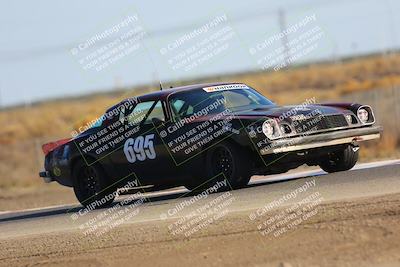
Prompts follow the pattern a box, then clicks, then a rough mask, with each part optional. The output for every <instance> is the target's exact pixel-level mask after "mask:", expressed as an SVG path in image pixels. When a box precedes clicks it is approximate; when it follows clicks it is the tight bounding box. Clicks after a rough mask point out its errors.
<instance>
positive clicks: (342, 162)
mask: <svg viewBox="0 0 400 267" xmlns="http://www.w3.org/2000/svg"><path fill="white" fill-rule="evenodd" d="M358 150H359V147H358V146H352V145H346V146H345V147H344V148H342V149H340V150H338V151H335V152H332V153H329V154H328V155H327V157H326V158H325V159H323V160H322V161H321V162H320V164H319V166H320V167H321V169H323V170H324V171H326V172H328V173H331V172H339V171H347V170H350V169H351V168H353V167H354V165H355V164H356V163H357V160H358Z"/></svg>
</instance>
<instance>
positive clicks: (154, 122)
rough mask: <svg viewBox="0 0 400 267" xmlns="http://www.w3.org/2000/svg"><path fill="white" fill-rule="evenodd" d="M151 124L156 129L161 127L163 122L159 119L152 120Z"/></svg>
mask: <svg viewBox="0 0 400 267" xmlns="http://www.w3.org/2000/svg"><path fill="white" fill-rule="evenodd" d="M151 122H152V123H153V124H154V126H156V127H158V126H161V125H164V120H162V119H159V118H152V119H151Z"/></svg>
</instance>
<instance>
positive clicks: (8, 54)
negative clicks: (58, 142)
mask: <svg viewBox="0 0 400 267" xmlns="http://www.w3.org/2000/svg"><path fill="white" fill-rule="evenodd" d="M352 1H353V2H359V1H361V0H352ZM341 2H345V3H347V2H348V1H345V0H339V1H336V2H331V1H317V2H315V3H313V7H314V8H315V7H319V6H325V5H330V4H333V3H334V4H338V3H339V4H340V3H341ZM298 9H309V6H308V5H307V6H306V7H305V5H304V4H297V5H291V6H290V8H289V9H283V8H280V7H279V8H275V9H267V10H265V9H264V10H258V11H256V12H251V13H247V14H246V13H245V14H244V13H241V14H240V15H236V16H234V17H233V18H231V19H229V21H230V22H232V23H239V22H243V21H249V20H254V19H260V18H266V17H268V16H276V15H278V18H279V21H280V20H281V19H282V20H283V21H282V22H280V25H281V30H282V26H283V25H284V24H285V22H284V20H285V18H284V15H285V14H286V13H287V12H289V11H293V10H298ZM204 23H205V21H197V22H195V23H191V24H187V25H182V26H181V25H178V26H174V27H169V28H164V29H159V30H154V31H149V32H147V33H146V35H145V38H146V37H147V38H155V37H160V36H164V35H169V34H173V33H179V32H184V31H188V30H192V29H194V28H196V27H198V26H199V25H202V24H204ZM282 23H283V24H282ZM110 40H111V39H105V40H103V41H99V42H96V43H95V44H94V45H93V46H92V47H101V46H103V45H104V44H107V42H109V41H110ZM78 45H79V43H69V44H62V45H54V46H47V47H40V48H33V49H29V50H22V51H18V50H17V51H15V50H14V51H12V50H11V51H0V59H1V61H3V62H4V61H8V62H10V61H23V60H27V59H35V58H40V57H45V56H49V55H54V54H59V53H62V52H69V50H70V49H71V48H73V47H77V46H78Z"/></svg>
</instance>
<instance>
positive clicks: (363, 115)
mask: <svg viewBox="0 0 400 267" xmlns="http://www.w3.org/2000/svg"><path fill="white" fill-rule="evenodd" d="M357 117H358V119H359V120H360V121H361V122H362V123H366V122H367V121H368V119H369V114H368V111H367V110H366V109H364V108H360V109H359V110H358V111H357Z"/></svg>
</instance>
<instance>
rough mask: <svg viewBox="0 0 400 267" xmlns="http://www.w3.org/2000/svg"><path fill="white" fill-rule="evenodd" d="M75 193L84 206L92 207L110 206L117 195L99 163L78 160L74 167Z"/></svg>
mask: <svg viewBox="0 0 400 267" xmlns="http://www.w3.org/2000/svg"><path fill="white" fill-rule="evenodd" d="M73 177H74V193H75V196H76V198H77V199H78V201H79V202H80V203H81V204H82V206H84V207H90V208H91V209H96V208H102V207H106V206H109V205H110V204H111V203H112V202H113V201H114V198H115V196H116V190H113V189H112V188H111V187H110V186H109V181H108V179H107V176H106V175H105V173H104V171H103V169H102V168H101V166H100V165H99V164H93V165H87V164H85V163H84V162H78V163H77V164H76V165H75V166H74V169H73Z"/></svg>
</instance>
